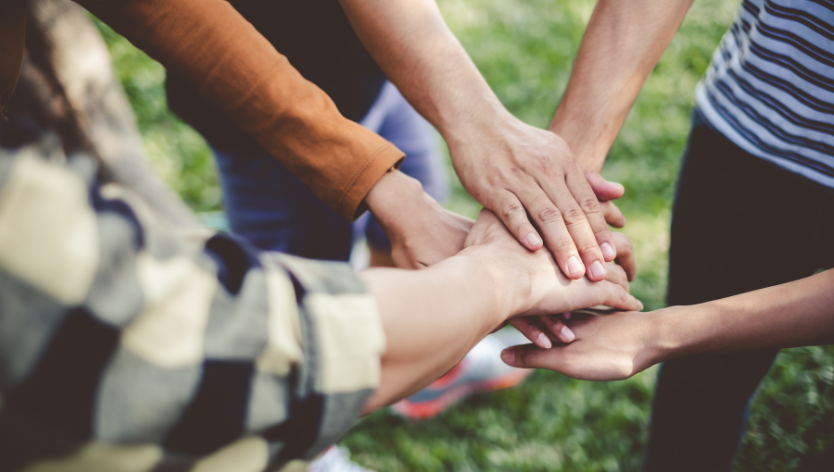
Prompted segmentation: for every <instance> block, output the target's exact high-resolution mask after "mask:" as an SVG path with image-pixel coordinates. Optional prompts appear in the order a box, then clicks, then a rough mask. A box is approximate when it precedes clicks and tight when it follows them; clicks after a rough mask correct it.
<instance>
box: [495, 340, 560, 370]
mask: <svg viewBox="0 0 834 472" xmlns="http://www.w3.org/2000/svg"><path fill="white" fill-rule="evenodd" d="M501 360H502V361H504V363H505V364H507V365H510V366H513V367H518V368H522V369H533V368H542V369H550V370H555V371H557V372H563V373H564V370H563V366H564V359H563V351H562V349H541V348H539V347H537V346H534V345H532V344H526V345H522V346H512V347H508V348H507V349H504V351H503V352H501Z"/></svg>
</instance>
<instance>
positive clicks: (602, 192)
mask: <svg viewBox="0 0 834 472" xmlns="http://www.w3.org/2000/svg"><path fill="white" fill-rule="evenodd" d="M583 173H584V174H585V180H587V181H588V185H590V186H591V190H592V191H593V192H594V194H595V195H596V197H597V199H598V200H599V201H601V202H608V201H611V200H616V199H618V198H620V197H622V196H623V194H624V193H625V187H623V186H622V185H621V184H618V183H617V182H609V181H608V180H605V177H603V176H601V175H600V174H599V172H596V171H593V170H590V169H583Z"/></svg>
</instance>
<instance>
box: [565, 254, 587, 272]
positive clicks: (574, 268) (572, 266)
mask: <svg viewBox="0 0 834 472" xmlns="http://www.w3.org/2000/svg"><path fill="white" fill-rule="evenodd" d="M584 268H585V267H584V266H582V263H581V262H579V258H578V257H576V256H570V259H568V272H570V273H571V274H578V273H580V272H582V270H583V269H584Z"/></svg>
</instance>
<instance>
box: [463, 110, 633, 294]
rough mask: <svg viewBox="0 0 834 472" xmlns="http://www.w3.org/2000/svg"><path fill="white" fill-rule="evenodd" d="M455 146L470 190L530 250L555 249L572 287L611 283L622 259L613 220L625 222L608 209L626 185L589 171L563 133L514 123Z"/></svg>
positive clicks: (611, 209) (618, 214) (556, 257)
mask: <svg viewBox="0 0 834 472" xmlns="http://www.w3.org/2000/svg"><path fill="white" fill-rule="evenodd" d="M447 141H448V142H449V147H450V151H451V155H452V161H453V163H454V166H455V171H456V172H457V174H458V176H459V177H460V180H461V183H462V184H463V186H464V187H465V188H466V190H467V191H468V192H469V193H470V194H472V196H473V197H474V198H475V199H476V200H478V201H479V202H480V203H481V204H482V205H484V207H486V208H487V209H490V210H492V211H493V212H495V214H496V215H498V217H499V218H500V219H501V221H502V222H503V223H504V225H505V226H506V227H507V228H508V229H509V230H510V232H511V233H512V234H513V235H514V236H515V237H516V239H518V241H519V242H521V244H522V245H524V247H526V248H528V249H530V250H531V251H536V250H538V249H541V248H542V247H544V246H547V248H548V249H550V251H551V252H552V253H553V255H554V257H555V259H556V261H557V262H558V265H559V267H560V268H561V269H562V271H563V272H564V273H565V274H567V275H568V277H569V278H571V279H580V278H582V277H583V276H585V275H587V277H588V278H589V279H591V280H604V279H605V277H606V266H605V263H606V262H610V261H613V260H614V259H615V258H616V257H617V250H616V246H615V241H614V237H613V235H612V234H611V231H609V229H608V225H607V224H606V219H608V221H610V222H612V224H614V225H615V226H621V225H622V224H625V220H624V218H622V214H621V213H619V210H617V209H616V207H615V206H613V205H612V204H608V203H603V204H601V203H600V202H601V201H602V202H608V201H609V200H613V199H616V198H619V197H620V196H622V193H623V187H622V186H621V185H619V184H616V183H611V182H607V181H605V179H603V178H602V177H601V176H599V174H598V173H596V172H593V171H591V170H588V169H585V168H584V167H583V166H581V165H580V164H579V163H578V162H577V161H576V160H575V159H574V157H573V155H572V153H571V151H570V149H568V146H567V144H566V143H565V142H564V140H562V138H560V137H559V136H557V135H556V134H555V133H553V132H550V131H546V130H542V129H539V128H535V127H533V126H529V125H527V124H525V123H522V122H521V121H519V120H517V119H515V118H514V117H510V118H508V119H507V120H503V122H502V123H501V124H500V126H497V127H496V129H495V130H494V131H493V132H488V133H483V132H482V133H480V134H479V135H478V136H474V137H471V138H469V137H459V136H450V137H448V138H447Z"/></svg>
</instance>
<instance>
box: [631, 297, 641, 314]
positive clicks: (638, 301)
mask: <svg viewBox="0 0 834 472" xmlns="http://www.w3.org/2000/svg"><path fill="white" fill-rule="evenodd" d="M632 298H633V297H632ZM635 300H637V299H636V298H635ZM637 303H639V304H640V310H639V311H643V302H641V301H640V300H637Z"/></svg>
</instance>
